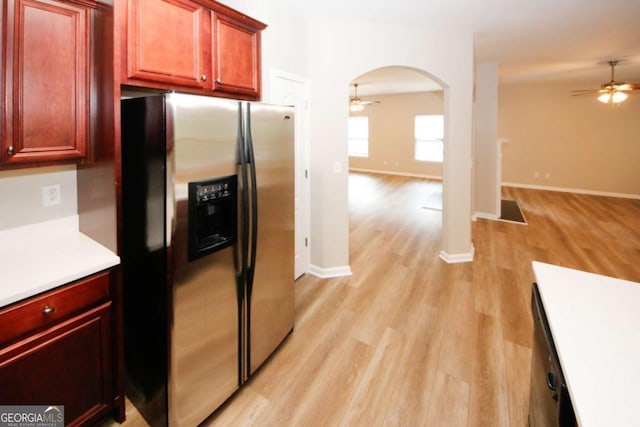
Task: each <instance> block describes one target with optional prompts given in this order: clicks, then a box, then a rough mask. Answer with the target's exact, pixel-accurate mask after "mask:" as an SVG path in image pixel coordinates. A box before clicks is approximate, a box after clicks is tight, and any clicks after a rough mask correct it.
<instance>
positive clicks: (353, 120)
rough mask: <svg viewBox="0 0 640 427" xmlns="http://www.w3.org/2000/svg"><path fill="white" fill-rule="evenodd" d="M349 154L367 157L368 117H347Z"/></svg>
mask: <svg viewBox="0 0 640 427" xmlns="http://www.w3.org/2000/svg"><path fill="white" fill-rule="evenodd" d="M349 155H350V156H354V157H369V118H368V117H362V116H358V117H349Z"/></svg>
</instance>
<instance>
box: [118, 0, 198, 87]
mask: <svg viewBox="0 0 640 427" xmlns="http://www.w3.org/2000/svg"><path fill="white" fill-rule="evenodd" d="M128 3H129V10H128V16H127V25H128V29H129V31H128V38H127V70H126V75H125V76H124V79H125V80H130V81H136V80H141V81H148V82H159V83H165V84H167V85H176V86H180V87H182V86H184V87H193V88H200V89H201V88H205V87H207V75H206V68H207V67H206V63H207V58H206V55H207V50H208V49H207V48H206V46H207V44H208V43H209V41H208V37H207V32H208V31H210V30H209V28H208V20H207V19H206V18H207V16H206V15H208V12H207V11H205V9H204V7H203V6H201V5H199V4H196V3H194V2H192V1H188V0H166V1H164V0H163V1H158V0H131V1H129V2H128Z"/></svg>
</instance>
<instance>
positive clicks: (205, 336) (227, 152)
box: [167, 94, 240, 426]
mask: <svg viewBox="0 0 640 427" xmlns="http://www.w3.org/2000/svg"><path fill="white" fill-rule="evenodd" d="M168 99H169V103H168V105H169V107H168V110H170V112H169V113H168V119H167V128H168V132H172V133H171V134H172V135H173V146H172V147H170V149H168V153H167V168H168V169H172V170H174V173H173V174H171V175H172V176H173V178H172V179H173V182H170V183H168V189H167V193H168V194H167V198H168V203H167V211H168V212H169V214H168V216H171V214H172V213H173V212H175V217H174V218H172V219H171V218H170V220H169V223H170V228H171V230H170V236H172V238H171V247H170V252H171V254H172V262H173V267H174V268H173V283H174V286H173V292H172V294H171V298H172V299H173V304H172V306H173V313H172V319H171V320H172V321H171V323H170V331H169V334H170V343H171V344H170V346H171V347H170V372H169V402H170V406H169V414H170V416H169V419H170V424H171V425H175V426H194V425H197V424H199V423H201V422H202V421H203V420H204V419H205V418H206V417H207V416H208V415H209V414H211V413H212V412H213V411H214V410H215V409H216V408H217V407H218V406H219V405H220V404H221V403H222V402H224V401H225V400H226V399H227V398H228V397H229V396H230V395H231V394H233V392H234V391H235V390H236V389H237V388H238V386H239V376H238V364H239V362H238V360H239V339H240V338H239V336H240V332H239V320H238V319H239V318H238V298H237V288H236V266H235V262H234V251H235V248H234V247H228V248H226V249H223V250H220V251H217V252H214V253H212V254H209V255H206V256H204V257H202V258H198V259H196V260H194V261H188V232H187V228H188V221H187V218H188V191H187V189H188V183H189V182H190V181H200V180H205V179H210V178H214V177H218V176H227V175H233V174H235V173H236V152H237V149H236V135H237V128H238V103H237V102H233V101H226V100H219V99H215V98H205V97H197V96H189V95H177V94H171V95H169V96H168ZM169 118H172V120H170V119H169Z"/></svg>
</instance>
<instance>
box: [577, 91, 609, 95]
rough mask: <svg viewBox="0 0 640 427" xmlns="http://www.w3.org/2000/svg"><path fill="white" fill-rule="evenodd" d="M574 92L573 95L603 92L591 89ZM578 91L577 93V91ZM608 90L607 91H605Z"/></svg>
mask: <svg viewBox="0 0 640 427" xmlns="http://www.w3.org/2000/svg"><path fill="white" fill-rule="evenodd" d="M573 92H574V93H572V94H571V96H583V95H594V94H596V93H601V92H602V91H600V90H589V91H573ZM575 92H577V93H575ZM605 92H606V91H605Z"/></svg>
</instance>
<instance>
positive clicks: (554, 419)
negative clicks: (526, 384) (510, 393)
mask: <svg viewBox="0 0 640 427" xmlns="http://www.w3.org/2000/svg"><path fill="white" fill-rule="evenodd" d="M531 311H532V315H533V352H532V356H531V387H530V394H529V426H530V427H549V426H561V427H569V426H576V425H577V423H576V418H575V414H574V411H573V406H572V405H571V398H570V396H569V390H568V389H567V384H566V383H565V381H564V375H563V374H562V368H561V366H560V361H559V359H558V354H557V352H556V348H555V344H554V342H553V337H552V334H551V330H550V329H549V323H548V322H547V316H546V314H545V311H544V306H543V304H542V299H541V298H540V292H539V291H538V286H537V285H536V284H535V283H534V284H533V287H532V294H531Z"/></svg>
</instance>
